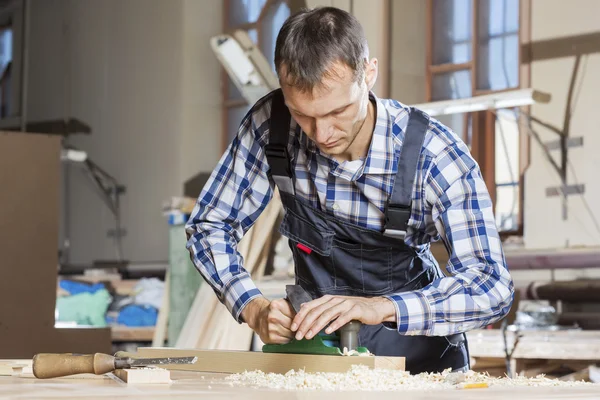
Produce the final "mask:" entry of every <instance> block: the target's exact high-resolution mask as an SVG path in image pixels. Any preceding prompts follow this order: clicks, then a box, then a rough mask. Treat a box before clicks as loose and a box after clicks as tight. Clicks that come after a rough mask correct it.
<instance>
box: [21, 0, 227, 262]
mask: <svg viewBox="0 0 600 400" xmlns="http://www.w3.org/2000/svg"><path fill="white" fill-rule="evenodd" d="M205 6H206V3H204V2H195V1H191V0H171V1H163V0H86V1H78V0H43V1H39V0H38V1H34V2H32V10H31V13H32V16H31V19H32V32H31V55H30V62H31V64H30V68H31V70H30V90H29V99H30V101H29V107H28V111H29V119H30V120H37V119H42V118H43V119H45V118H53V119H54V118H62V117H64V116H74V117H76V118H79V119H81V120H82V121H84V122H86V123H88V124H89V125H91V127H92V131H93V133H92V134H91V135H89V136H84V135H76V136H73V138H72V139H71V140H70V143H71V144H73V145H75V146H77V147H80V148H82V149H84V150H86V151H87V152H88V153H89V155H90V157H91V158H92V159H93V160H94V161H95V162H96V163H98V164H99V165H100V166H101V167H103V168H104V169H106V170H107V172H109V173H110V174H112V175H113V176H115V177H116V178H117V179H118V180H119V181H121V182H122V183H123V184H124V185H125V186H126V187H127V192H126V194H125V195H124V196H123V198H122V199H123V200H122V218H123V226H124V227H125V229H126V230H127V236H126V237H125V239H124V256H125V258H126V259H128V260H131V261H134V262H154V261H164V260H166V259H167V256H168V234H167V229H168V227H167V224H166V220H165V218H164V217H163V216H162V215H161V205H162V202H163V201H164V200H167V199H168V198H169V197H170V196H172V195H179V194H181V192H182V184H183V182H184V180H185V179H187V178H189V177H191V176H193V175H195V174H196V173H197V172H199V171H200V170H201V169H209V168H211V167H212V166H213V165H214V164H215V163H216V161H217V159H218V154H216V153H215V151H214V149H215V148H217V147H218V144H219V141H218V137H219V135H220V123H221V116H220V108H219V107H217V106H216V104H218V103H219V101H220V97H219V80H218V77H219V75H218V62H217V61H216V59H215V58H214V57H212V56H211V53H209V51H208V50H209V47H208V39H209V37H210V36H211V35H214V34H217V33H219V32H220V29H221V8H220V7H205ZM84 178H85V176H84V175H83V174H82V173H81V171H80V170H79V169H78V168H71V169H70V173H69V179H68V185H69V193H70V194H69V197H68V202H69V204H70V214H69V216H70V223H69V230H70V237H71V258H70V261H71V262H72V263H89V262H91V261H92V260H96V259H100V260H102V259H114V256H115V255H114V246H113V243H112V240H111V239H110V238H108V237H107V231H108V230H109V229H112V228H113V220H112V217H111V214H110V212H109V211H108V209H107V208H106V207H104V205H103V204H102V203H101V201H100V200H99V199H98V196H96V195H95V193H94V192H93V191H92V190H91V186H90V185H89V184H88V182H87V180H86V179H84ZM183 245H184V243H182V246H183Z"/></svg>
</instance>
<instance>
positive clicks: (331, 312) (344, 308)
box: [306, 300, 353, 339]
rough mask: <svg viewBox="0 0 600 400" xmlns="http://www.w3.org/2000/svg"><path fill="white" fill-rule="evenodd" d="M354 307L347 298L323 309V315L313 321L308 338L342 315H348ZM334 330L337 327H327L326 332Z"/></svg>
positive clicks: (307, 334)
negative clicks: (332, 328)
mask: <svg viewBox="0 0 600 400" xmlns="http://www.w3.org/2000/svg"><path fill="white" fill-rule="evenodd" d="M352 307H353V306H352V303H351V302H349V301H347V300H343V301H342V302H340V303H339V304H337V305H335V306H333V307H331V308H329V309H327V310H325V311H323V312H322V313H321V315H320V316H319V317H318V318H317V319H316V320H315V321H314V322H313V324H312V326H311V327H310V328H309V330H308V331H307V333H306V338H307V339H312V338H313V337H314V336H315V335H316V334H318V333H319V332H320V331H321V330H323V329H324V328H325V327H326V326H327V324H329V323H330V322H331V323H332V324H333V323H335V322H336V321H337V320H338V319H339V318H341V317H342V316H345V315H347V314H348V312H349V310H351V309H352ZM332 321H333V322H332ZM334 331H335V329H334V330H331V329H327V330H326V331H325V333H327V334H330V333H332V332H334Z"/></svg>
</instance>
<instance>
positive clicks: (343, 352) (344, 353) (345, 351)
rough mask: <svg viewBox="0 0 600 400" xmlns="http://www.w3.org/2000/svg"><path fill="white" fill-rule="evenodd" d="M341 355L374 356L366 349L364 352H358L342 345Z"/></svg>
mask: <svg viewBox="0 0 600 400" xmlns="http://www.w3.org/2000/svg"><path fill="white" fill-rule="evenodd" d="M342 355H343V356H359V357H374V356H375V355H374V354H373V353H371V352H370V351H368V350H367V352H366V353H360V352H358V351H356V350H350V351H348V348H347V347H344V350H343V351H342Z"/></svg>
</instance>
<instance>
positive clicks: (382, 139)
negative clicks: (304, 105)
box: [303, 91, 396, 181]
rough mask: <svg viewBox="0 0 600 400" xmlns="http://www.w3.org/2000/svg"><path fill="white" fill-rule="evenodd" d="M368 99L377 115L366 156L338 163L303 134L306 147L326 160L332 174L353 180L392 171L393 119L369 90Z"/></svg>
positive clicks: (393, 151) (393, 153) (393, 147)
mask: <svg viewBox="0 0 600 400" xmlns="http://www.w3.org/2000/svg"><path fill="white" fill-rule="evenodd" d="M369 99H370V100H371V101H374V103H375V112H376V114H377V117H376V121H375V129H374V130H373V136H372V137H371V144H370V145H369V151H368V152H367V156H366V158H364V159H361V160H354V161H345V162H343V163H341V164H338V163H337V162H336V161H335V160H334V159H333V158H332V157H330V156H328V155H326V154H322V153H321V152H320V151H319V148H318V147H317V146H316V145H315V143H314V142H313V141H312V140H310V139H308V137H307V136H306V135H304V134H303V136H304V139H305V141H304V145H305V146H306V149H307V150H308V151H310V152H312V153H314V154H316V156H317V157H323V158H325V159H326V160H328V162H329V166H330V168H331V173H332V174H333V175H335V176H339V177H341V178H344V179H346V180H349V181H355V180H357V179H358V178H360V177H361V176H362V175H363V174H390V173H393V172H394V171H393V161H394V158H395V157H394V156H395V151H396V146H395V141H396V140H395V138H394V136H395V135H394V133H393V132H392V127H393V124H394V121H393V119H392V116H391V115H390V113H389V112H388V109H387V108H386V107H385V105H384V104H383V102H382V101H381V100H380V99H379V98H378V97H377V96H376V95H375V93H373V92H372V91H370V92H369Z"/></svg>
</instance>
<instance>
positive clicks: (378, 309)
mask: <svg viewBox="0 0 600 400" xmlns="http://www.w3.org/2000/svg"><path fill="white" fill-rule="evenodd" d="M332 321H333V322H332ZM350 321H360V322H362V323H363V324H365V325H377V324H380V323H382V322H394V321H396V308H395V307H394V304H393V303H392V301H391V300H389V299H387V298H385V297H371V298H367V297H351V296H331V295H326V296H323V297H321V298H319V299H316V300H313V301H310V302H308V303H304V304H303V305H302V307H301V309H300V311H299V312H298V313H297V314H296V316H295V317H294V319H293V320H292V327H291V328H292V331H293V332H294V331H295V332H296V340H301V339H302V338H306V339H312V338H313V337H314V336H315V335H317V334H318V333H319V332H320V331H321V330H322V329H323V328H325V326H327V324H328V323H330V322H331V325H329V327H327V329H326V331H325V333H326V334H330V333H333V332H335V331H336V330H338V329H339V328H341V327H342V326H344V325H346V324H347V323H348V322H350Z"/></svg>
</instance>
